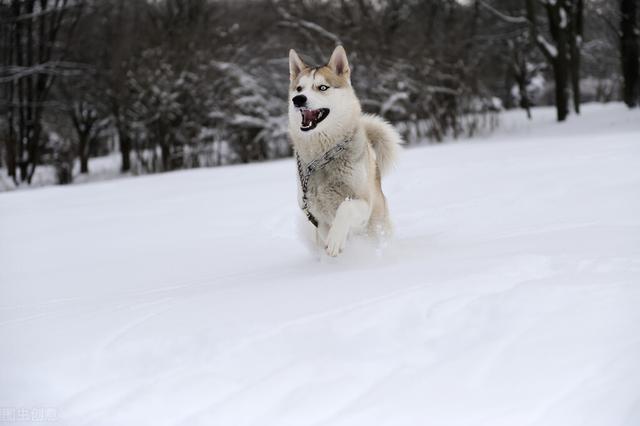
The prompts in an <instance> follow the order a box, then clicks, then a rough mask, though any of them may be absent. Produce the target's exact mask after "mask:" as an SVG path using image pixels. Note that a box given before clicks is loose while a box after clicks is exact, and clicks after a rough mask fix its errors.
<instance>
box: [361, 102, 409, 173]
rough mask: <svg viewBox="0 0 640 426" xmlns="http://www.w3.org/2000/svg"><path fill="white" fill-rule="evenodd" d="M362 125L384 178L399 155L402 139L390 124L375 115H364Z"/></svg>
mask: <svg viewBox="0 0 640 426" xmlns="http://www.w3.org/2000/svg"><path fill="white" fill-rule="evenodd" d="M362 124H363V125H364V130H365V132H366V133H367V137H368V138H369V142H370V143H371V147H372V148H373V150H374V151H375V153H376V162H377V163H378V168H379V169H380V174H381V175H382V176H384V175H385V174H386V173H387V172H388V171H389V170H391V168H392V166H393V164H394V163H395V161H396V159H397V157H398V155H399V153H400V145H401V144H402V138H401V137H400V135H399V134H398V132H397V131H396V129H394V128H393V126H392V125H391V124H389V123H387V122H386V121H384V120H383V119H382V118H381V117H378V116H377V115H371V114H364V115H363V116H362Z"/></svg>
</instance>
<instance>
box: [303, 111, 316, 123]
mask: <svg viewBox="0 0 640 426" xmlns="http://www.w3.org/2000/svg"><path fill="white" fill-rule="evenodd" d="M317 116H318V110H317V109H305V110H302V125H303V126H309V125H311V123H312V122H313V121H314V120H315V119H316V117H317Z"/></svg>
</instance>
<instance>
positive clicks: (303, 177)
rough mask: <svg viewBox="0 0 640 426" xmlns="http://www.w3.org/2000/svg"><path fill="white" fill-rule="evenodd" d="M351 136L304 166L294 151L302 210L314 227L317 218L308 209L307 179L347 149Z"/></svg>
mask: <svg viewBox="0 0 640 426" xmlns="http://www.w3.org/2000/svg"><path fill="white" fill-rule="evenodd" d="M351 139H352V138H349V139H347V140H344V141H342V142H340V143H338V144H336V145H334V146H333V147H332V148H331V149H329V150H328V151H326V152H325V153H324V154H322V155H321V156H320V157H318V158H316V159H315V160H313V161H311V162H310V163H309V164H307V165H306V167H305V166H303V165H302V160H300V156H299V155H298V153H297V152H296V162H297V164H298V178H299V179H300V188H301V190H302V206H301V208H302V211H303V212H304V213H305V214H306V215H307V219H309V222H311V224H312V225H313V226H315V227H316V228H317V227H318V219H316V218H315V216H314V215H313V214H312V213H311V212H310V211H309V205H308V204H309V199H308V198H307V191H308V190H309V179H311V176H312V175H313V174H314V173H315V172H317V171H318V170H322V169H323V168H324V167H325V166H326V165H327V164H329V163H330V162H332V161H333V160H334V159H336V158H337V157H338V155H339V154H340V153H342V151H344V150H345V149H347V144H348V143H349V142H351Z"/></svg>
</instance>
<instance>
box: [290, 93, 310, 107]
mask: <svg viewBox="0 0 640 426" xmlns="http://www.w3.org/2000/svg"><path fill="white" fill-rule="evenodd" d="M292 100H293V104H294V105H295V106H297V107H298V108H300V107H301V106H302V105H304V104H306V103H307V97H306V96H305V95H298V96H294V97H293V99H292Z"/></svg>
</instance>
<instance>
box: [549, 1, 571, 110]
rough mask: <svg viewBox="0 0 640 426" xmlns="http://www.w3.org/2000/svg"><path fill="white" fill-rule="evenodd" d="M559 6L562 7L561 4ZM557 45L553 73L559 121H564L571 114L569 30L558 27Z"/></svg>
mask: <svg viewBox="0 0 640 426" xmlns="http://www.w3.org/2000/svg"><path fill="white" fill-rule="evenodd" d="M559 7H562V5H560V6H559ZM557 31H558V32H557V35H556V47H557V49H558V52H557V53H558V54H557V56H556V58H555V60H554V61H553V62H554V63H553V74H554V79H555V82H556V109H557V116H558V121H564V120H566V119H567V115H568V114H569V105H568V100H569V97H568V93H567V88H568V87H567V83H568V81H567V80H568V77H569V60H568V58H567V53H568V52H567V31H565V30H564V29H563V28H561V27H559V26H558V27H557Z"/></svg>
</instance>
